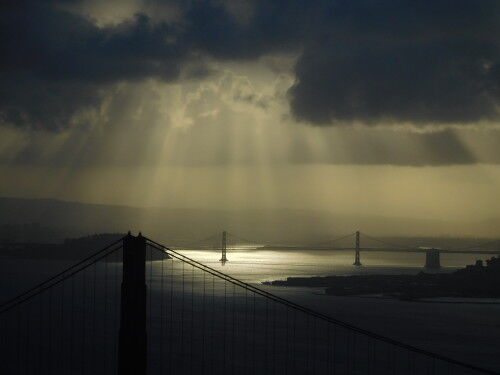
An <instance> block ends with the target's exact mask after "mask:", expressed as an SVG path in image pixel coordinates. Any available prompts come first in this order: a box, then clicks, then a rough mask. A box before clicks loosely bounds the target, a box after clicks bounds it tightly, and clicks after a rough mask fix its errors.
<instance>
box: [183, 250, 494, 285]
mask: <svg viewBox="0 0 500 375" xmlns="http://www.w3.org/2000/svg"><path fill="white" fill-rule="evenodd" d="M181 252H182V253H183V254H184V255H186V256H189V257H191V258H193V259H195V260H197V261H199V262H201V263H204V264H206V265H209V266H210V267H213V268H215V269H217V270H218V271H221V272H224V273H228V274H230V275H231V276H234V277H237V278H239V279H242V280H244V281H246V282H251V283H261V282H263V281H270V280H278V279H286V278H287V277H308V276H330V275H357V274H417V273H419V272H421V271H424V265H425V253H411V252H401V253H396V252H361V263H362V266H361V267H358V266H354V265H353V262H354V251H352V250H345V251H342V250H340V251H339V250H336V251H325V250H323V251H312V250H305V251H298V250H295V251H273V250H241V249H237V250H228V252H227V258H228V262H226V263H225V264H222V263H221V262H220V261H219V260H220V258H221V254H220V253H219V252H215V251H200V250H182V251H181ZM487 257H488V255H481V254H441V266H442V268H441V270H440V271H439V272H452V271H454V270H455V269H457V268H461V267H464V266H465V265H467V264H472V263H475V261H476V259H486V258H487ZM427 272H429V270H427ZM433 272H435V271H433Z"/></svg>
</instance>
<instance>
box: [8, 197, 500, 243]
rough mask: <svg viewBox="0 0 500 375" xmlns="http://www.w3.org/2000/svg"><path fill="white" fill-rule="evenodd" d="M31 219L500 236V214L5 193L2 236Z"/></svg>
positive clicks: (124, 225)
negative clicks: (466, 216) (155, 203)
mask: <svg viewBox="0 0 500 375" xmlns="http://www.w3.org/2000/svg"><path fill="white" fill-rule="evenodd" d="M26 224H29V225H32V226H33V227H37V226H38V231H39V232H40V230H39V229H40V228H46V229H45V230H44V231H49V230H50V231H53V232H54V233H56V234H53V236H59V237H60V239H63V238H66V237H74V236H79V235H89V234H94V233H102V232H108V233H118V232H120V233H123V232H126V231H127V230H129V229H130V230H132V231H134V232H137V231H140V230H141V231H143V232H144V233H145V234H147V235H149V236H151V237H154V238H157V239H159V240H162V241H163V240H168V242H169V243H171V242H176V241H177V242H178V241H184V242H186V241H188V242H189V241H192V240H194V239H199V238H204V237H207V236H209V235H212V234H214V233H216V232H220V231H222V230H228V231H230V232H232V233H234V234H236V235H238V236H241V237H243V238H248V239H256V240H263V241H266V242H273V243H281V244H283V245H287V244H296V243H299V244H308V243H317V242H321V241H326V240H328V239H331V238H334V237H336V236H339V235H342V234H346V233H351V232H354V231H355V230H357V229H359V230H361V231H362V232H365V233H368V234H371V235H373V236H434V237H451V236H455V237H464V236H466V237H470V236H477V237H494V236H500V232H499V231H500V219H492V220H489V221H484V222H472V223H460V222H444V221H438V220H421V219H411V218H393V217H362V216H360V217H356V216H346V215H335V214H333V213H330V212H327V211H320V210H299V209H273V210H261V209H255V210H208V209H199V210H198V209H169V208H161V207H152V208H140V207H128V206H115V205H101V204H87V203H78V202H66V201H59V200H51V199H21V198H0V237H2V236H3V237H5V235H8V234H9V233H8V232H9V229H8V228H9V227H10V228H11V229H10V232H12V231H13V229H12V228H14V227H15V226H22V225H24V226H25V227H26ZM2 228H3V229H4V230H3V231H2ZM5 228H7V230H6V231H5ZM49 228H50V229H49ZM5 232H7V233H5ZM42 232H43V231H42ZM28 235H29V234H28ZM39 235H40V233H39Z"/></svg>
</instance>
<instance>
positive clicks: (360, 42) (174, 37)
mask: <svg viewBox="0 0 500 375" xmlns="http://www.w3.org/2000/svg"><path fill="white" fill-rule="evenodd" d="M87 2H88V1H87ZM85 4H86V2H85V1H78V0H43V1H40V0H36V1H35V0H17V1H7V2H3V3H2V5H1V6H0V7H1V8H0V11H1V13H0V27H1V29H2V33H1V34H0V53H1V56H2V59H1V60H0V121H2V122H3V123H7V124H11V125H12V124H13V125H17V126H22V127H28V128H43V129H51V130H57V129H61V128H64V127H67V126H69V125H70V124H71V122H72V120H73V119H74V116H75V114H78V113H80V112H81V111H85V110H87V109H92V108H93V109H96V108H97V110H98V108H99V106H100V105H101V103H102V100H103V97H104V94H103V93H104V92H105V91H106V90H107V89H109V87H110V85H112V84H115V83H118V82H122V81H141V80H146V79H156V80H162V81H166V82H172V81H176V80H179V79H184V78H193V77H194V78H196V77H203V76H206V75H207V74H209V72H210V69H209V66H208V65H206V64H205V62H206V61H209V60H210V61H227V60H237V61H248V60H255V59H257V58H259V57H262V56H269V55H273V54H279V53H282V52H293V53H295V54H297V56H298V59H297V63H296V66H295V69H294V74H295V77H296V83H295V84H294V85H293V87H292V88H291V89H290V91H289V102H290V107H291V112H292V114H293V115H294V116H295V118H297V119H299V120H302V121H304V122H307V123H312V124H317V125H338V124H345V123H349V122H353V121H356V122H362V123H365V124H378V123H380V122H384V123H386V124H387V123H401V122H410V123H413V124H426V125H432V124H443V123H453V124H456V123H458V124H459V123H473V122H476V121H478V120H484V119H487V120H496V119H498V116H499V105H500V47H499V46H500V3H499V2H497V1H495V0H477V1H468V0H458V1H457V0H433V1H427V0H426V1H419V2H415V1H411V0H401V1H398V2H394V1H390V0H382V1H377V2H373V1H370V0H338V1H331V0H328V1H327V0H318V1H301V0H288V1H272V2H270V1H267V0H253V1H252V0H248V1H222V0H220V1H215V0H212V1H209V0H206V1H203V0H196V1H195V0H193V1H180V0H179V1H176V0H170V1H167V0H164V1H161V0H144V1H143V2H140V3H139V6H138V9H137V11H138V13H136V14H131V15H130V16H129V17H125V18H123V19H122V20H121V21H120V22H117V23H111V24H106V25H102V24H99V23H97V22H95V21H94V20H93V19H92V17H91V16H89V15H87V14H85V13H82V12H75V11H71V9H76V8H78V9H85ZM160 8H164V9H175V17H161V12H158V14H159V15H158V16H155V15H154V14H152V13H151V12H148V10H150V9H160Z"/></svg>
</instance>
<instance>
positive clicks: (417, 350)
mask: <svg viewBox="0 0 500 375" xmlns="http://www.w3.org/2000/svg"><path fill="white" fill-rule="evenodd" d="M146 240H147V241H149V242H150V246H152V247H153V248H154V249H156V250H157V251H160V252H162V253H165V252H166V250H168V252H167V254H168V255H170V256H171V257H173V258H175V259H178V260H180V261H182V262H183V263H187V264H189V265H191V266H193V267H196V268H198V269H200V270H202V271H204V272H207V273H209V274H211V275H213V276H215V277H218V278H220V279H222V280H225V281H228V282H230V283H232V284H235V285H237V286H239V287H241V288H244V289H248V290H250V291H252V292H254V293H255V294H258V295H260V296H262V297H265V298H267V299H269V300H272V301H275V302H278V303H280V304H284V305H286V306H289V307H291V308H293V309H295V310H298V311H301V312H302V313H305V314H307V315H310V316H314V317H316V318H318V319H321V320H324V321H327V322H329V323H332V324H335V325H337V326H341V327H344V328H346V329H349V330H351V331H354V332H357V333H360V334H363V335H365V336H368V337H371V338H373V339H376V340H379V341H382V342H385V343H387V344H391V345H394V346H397V347H401V348H403V349H406V350H410V351H412V352H415V353H419V354H423V355H426V356H428V357H431V358H435V359H439V360H442V361H445V362H449V363H453V364H455V365H458V366H461V367H464V368H468V369H471V370H475V371H480V372H483V373H487V374H498V373H497V372H494V371H492V370H488V369H484V368H480V367H477V366H474V365H471V364H469V363H465V362H461V361H458V360H455V359H452V358H449V357H446V356H444V355H441V354H437V353H433V352H430V351H427V350H424V349H420V348H417V347H415V346H412V345H409V344H405V343H403V342H401V341H398V340H394V339H391V338H389V337H386V336H382V335H380V334H377V333H374V332H371V331H367V330H365V329H362V328H359V327H357V326H354V325H351V324H349V323H346V322H344V321H341V320H337V319H335V318H332V317H330V316H328V315H325V314H323V313H320V312H317V311H315V310H312V309H310V308H308V307H305V306H302V305H299V304H297V303H295V302H292V301H290V300H287V299H285V298H282V297H279V296H277V295H274V294H272V293H269V292H266V291H265V290H262V289H260V288H257V287H255V286H253V285H250V284H248V283H245V282H243V281H241V280H238V279H235V278H234V277H232V276H230V275H227V274H225V273H222V272H220V271H217V270H216V269H214V268H211V267H209V266H206V265H204V264H202V263H200V262H198V261H196V260H194V259H192V258H189V257H187V256H185V255H183V254H181V253H179V252H177V251H175V250H172V249H170V248H168V247H166V246H164V245H162V244H160V243H157V242H155V241H153V240H151V239H149V238H147V237H146Z"/></svg>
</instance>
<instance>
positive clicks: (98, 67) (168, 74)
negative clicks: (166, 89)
mask: <svg viewBox="0 0 500 375" xmlns="http://www.w3.org/2000/svg"><path fill="white" fill-rule="evenodd" d="M60 4H61V1H16V2H14V1H13V2H10V3H7V4H3V5H2V6H1V15H0V24H1V28H2V33H1V36H0V54H1V56H2V59H1V60H0V69H1V75H0V82H1V88H0V116H1V117H0V118H1V119H2V120H4V121H5V122H8V123H14V124H17V125H21V126H29V127H33V128H48V129H58V128H62V127H65V126H68V122H69V121H70V119H71V118H72V116H73V115H74V114H75V113H76V112H77V111H78V110H80V109H85V108H89V107H92V106H95V105H96V104H98V103H100V101H101V99H102V94H103V89H104V88H105V87H106V85H107V84H109V83H113V82H117V81H120V80H138V79H143V78H147V77H155V78H159V79H163V80H173V79H176V78H177V77H178V76H179V71H180V64H181V63H182V61H183V60H184V59H185V58H186V54H187V52H186V50H185V49H183V48H182V47H181V46H180V45H179V44H175V43H173V44H171V43H169V42H168V40H167V37H168V36H169V35H174V34H175V31H174V30H173V29H172V28H171V27H170V26H168V25H167V24H166V23H159V24H153V23H152V22H151V20H150V19H149V18H148V17H146V16H144V15H136V16H135V17H134V18H133V19H131V20H129V21H126V22H123V23H121V24H119V25H116V26H113V27H111V26H110V27H103V28H99V27H97V26H96V25H95V24H94V23H92V22H91V21H90V20H88V19H86V18H83V17H80V16H77V15H74V14H72V13H69V12H67V11H64V10H62V9H61V8H60V7H58V5H60Z"/></svg>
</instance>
